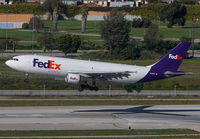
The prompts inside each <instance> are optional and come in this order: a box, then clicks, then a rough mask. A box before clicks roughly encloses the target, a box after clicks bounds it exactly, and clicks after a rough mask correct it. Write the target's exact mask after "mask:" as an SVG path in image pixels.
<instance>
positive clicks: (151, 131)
mask: <svg viewBox="0 0 200 139" xmlns="http://www.w3.org/2000/svg"><path fill="white" fill-rule="evenodd" d="M173 134H199V132H197V131H194V130H190V129H148V130H146V129H140V130H39V131H0V137H15V136H16V137H17V136H18V137H20V136H21V137H24V136H109V135H110V136H111V135H173Z"/></svg>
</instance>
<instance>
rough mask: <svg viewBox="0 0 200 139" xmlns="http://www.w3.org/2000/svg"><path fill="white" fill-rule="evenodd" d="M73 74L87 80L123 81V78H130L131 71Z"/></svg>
mask: <svg viewBox="0 0 200 139" xmlns="http://www.w3.org/2000/svg"><path fill="white" fill-rule="evenodd" d="M70 73H73V74H79V75H80V76H82V77H86V78H95V79H99V80H111V79H113V78H115V79H122V78H123V77H126V78H129V76H130V73H132V72H130V71H122V72H121V71H120V72H70Z"/></svg>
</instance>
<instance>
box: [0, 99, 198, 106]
mask: <svg viewBox="0 0 200 139" xmlns="http://www.w3.org/2000/svg"><path fill="white" fill-rule="evenodd" d="M197 104H200V101H199V100H197V101H196V100H167V101H165V100H1V101H0V106H1V107H7V106H9V107H15V106H104V105H197Z"/></svg>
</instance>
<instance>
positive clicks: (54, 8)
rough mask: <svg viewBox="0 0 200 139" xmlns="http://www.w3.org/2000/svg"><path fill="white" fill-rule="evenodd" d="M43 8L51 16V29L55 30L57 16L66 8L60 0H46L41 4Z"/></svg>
mask: <svg viewBox="0 0 200 139" xmlns="http://www.w3.org/2000/svg"><path fill="white" fill-rule="evenodd" d="M43 7H44V9H46V10H47V11H48V12H49V13H50V14H51V16H52V17H53V30H54V31H56V30H57V24H58V16H59V14H61V13H64V12H65V10H66V5H64V4H63V3H62V2H60V0H47V1H45V2H44V4H43Z"/></svg>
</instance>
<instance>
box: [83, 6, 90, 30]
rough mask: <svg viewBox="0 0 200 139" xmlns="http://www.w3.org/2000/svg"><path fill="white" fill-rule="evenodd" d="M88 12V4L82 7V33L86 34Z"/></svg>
mask: <svg viewBox="0 0 200 139" xmlns="http://www.w3.org/2000/svg"><path fill="white" fill-rule="evenodd" d="M88 11H89V7H88V6H87V5H86V4H84V5H83V6H82V7H81V15H82V17H81V19H82V33H85V30H86V22H87V16H88Z"/></svg>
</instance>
